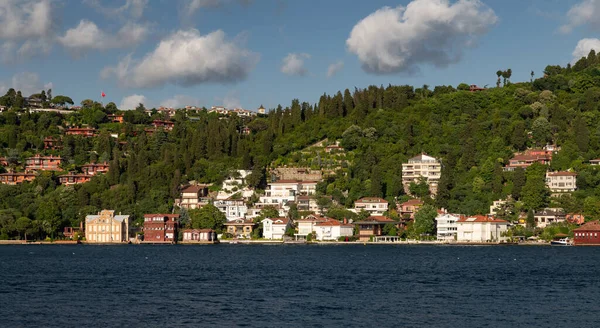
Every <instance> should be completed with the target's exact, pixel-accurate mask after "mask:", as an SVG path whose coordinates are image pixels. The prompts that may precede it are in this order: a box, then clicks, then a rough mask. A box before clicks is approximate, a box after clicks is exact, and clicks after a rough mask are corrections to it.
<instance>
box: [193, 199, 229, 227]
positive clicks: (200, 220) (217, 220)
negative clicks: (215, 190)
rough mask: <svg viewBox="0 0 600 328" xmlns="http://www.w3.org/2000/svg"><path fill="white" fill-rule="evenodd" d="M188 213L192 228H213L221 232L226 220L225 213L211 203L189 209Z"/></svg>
mask: <svg viewBox="0 0 600 328" xmlns="http://www.w3.org/2000/svg"><path fill="white" fill-rule="evenodd" d="M188 213H189V215H190V219H191V221H192V228H194V229H213V230H215V231H216V232H221V231H223V224H224V223H225V222H226V221H227V218H226V217H225V214H223V213H222V212H221V211H219V209H218V208H217V207H216V206H214V205H212V204H208V205H204V206H203V207H202V208H199V209H198V208H196V209H191V210H189V212H188Z"/></svg>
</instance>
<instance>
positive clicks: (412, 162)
mask: <svg viewBox="0 0 600 328" xmlns="http://www.w3.org/2000/svg"><path fill="white" fill-rule="evenodd" d="M441 174H442V165H441V164H440V162H439V161H438V160H437V159H436V158H435V157H431V156H427V155H425V154H421V155H419V156H416V157H413V158H411V159H409V160H408V163H404V164H402V184H403V185H404V190H405V191H406V192H408V191H409V189H408V188H409V186H410V184H411V182H418V181H419V178H421V177H423V178H425V179H426V180H427V184H428V185H429V190H430V192H431V194H433V195H435V194H436V193H437V186H438V182H439V181H440V176H441Z"/></svg>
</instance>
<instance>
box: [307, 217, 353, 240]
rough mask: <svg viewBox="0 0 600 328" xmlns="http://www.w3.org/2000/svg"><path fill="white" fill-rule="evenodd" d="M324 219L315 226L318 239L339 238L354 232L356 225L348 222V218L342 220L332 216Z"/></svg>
mask: <svg viewBox="0 0 600 328" xmlns="http://www.w3.org/2000/svg"><path fill="white" fill-rule="evenodd" d="M324 219H325V220H324V221H321V222H317V223H316V224H315V225H314V227H313V229H314V231H315V233H316V234H317V240H338V239H339V238H340V237H350V236H352V235H353V234H354V225H353V224H348V222H347V221H346V220H344V222H340V221H338V220H336V219H332V218H324Z"/></svg>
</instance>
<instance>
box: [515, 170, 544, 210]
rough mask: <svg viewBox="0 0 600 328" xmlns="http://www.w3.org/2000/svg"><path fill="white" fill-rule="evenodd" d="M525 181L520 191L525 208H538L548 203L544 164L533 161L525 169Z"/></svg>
mask: <svg viewBox="0 0 600 328" xmlns="http://www.w3.org/2000/svg"><path fill="white" fill-rule="evenodd" d="M525 174H526V176H527V182H525V186H524V187H523V190H522V192H521V199H522V200H523V203H524V205H525V208H527V209H531V210H538V209H540V208H543V207H545V206H546V205H548V201H549V198H550V190H549V189H548V187H547V186H546V166H545V165H542V164H539V163H535V164H533V165H531V166H529V167H528V168H527V170H526V173H525Z"/></svg>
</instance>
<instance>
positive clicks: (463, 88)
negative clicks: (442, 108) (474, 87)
mask: <svg viewBox="0 0 600 328" xmlns="http://www.w3.org/2000/svg"><path fill="white" fill-rule="evenodd" d="M470 89H471V87H470V86H469V85H468V84H466V83H461V84H459V85H458V86H457V87H456V90H460V91H469V90H470Z"/></svg>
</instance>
